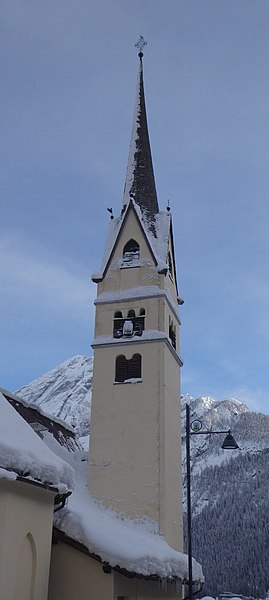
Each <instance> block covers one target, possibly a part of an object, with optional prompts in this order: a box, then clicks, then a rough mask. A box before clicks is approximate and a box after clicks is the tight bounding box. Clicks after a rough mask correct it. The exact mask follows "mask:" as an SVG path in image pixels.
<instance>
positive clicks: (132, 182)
mask: <svg viewBox="0 0 269 600" xmlns="http://www.w3.org/2000/svg"><path fill="white" fill-rule="evenodd" d="M138 56H139V72H138V82H137V94H136V102H135V112H134V122H133V130H132V135H131V144H130V150H129V158H128V165H127V173H126V181H125V187H124V197H123V204H124V205H128V204H129V201H130V197H131V198H133V200H134V202H135V203H136V204H138V206H139V207H140V209H141V212H142V215H143V218H144V219H145V221H146V222H147V224H148V227H149V229H150V230H151V232H152V233H153V235H154V236H156V224H155V216H156V214H157V213H158V212H159V206H158V200H157V193H156V187H155V179H154V172H153V165H152V158H151V149H150V141H149V133H148V125H147V115H146V104H145V95H144V83H143V63H142V58H143V53H142V52H139V54H138Z"/></svg>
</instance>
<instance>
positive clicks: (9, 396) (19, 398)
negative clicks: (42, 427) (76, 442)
mask: <svg viewBox="0 0 269 600" xmlns="http://www.w3.org/2000/svg"><path fill="white" fill-rule="evenodd" d="M0 393H1V394H3V396H5V398H7V399H11V400H14V402H18V403H19V404H21V405H22V406H24V407H25V408H32V409H33V410H36V411H37V412H38V413H39V414H40V415H42V417H46V418H47V419H50V420H53V422H54V423H57V425H61V427H64V429H67V430H68V431H70V432H71V433H72V434H74V430H73V428H72V427H71V425H69V424H68V423H67V422H66V421H63V419H59V417H55V416H53V417H52V415H50V414H49V413H48V412H46V411H45V410H43V408H41V406H38V405H37V404H36V402H29V401H28V400H26V399H25V398H22V396H18V395H17V394H13V392H9V391H8V390H5V389H4V388H0Z"/></svg>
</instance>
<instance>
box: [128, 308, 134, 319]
mask: <svg viewBox="0 0 269 600" xmlns="http://www.w3.org/2000/svg"><path fill="white" fill-rule="evenodd" d="M127 317H128V319H134V318H135V311H134V310H132V309H131V310H128V315H127Z"/></svg>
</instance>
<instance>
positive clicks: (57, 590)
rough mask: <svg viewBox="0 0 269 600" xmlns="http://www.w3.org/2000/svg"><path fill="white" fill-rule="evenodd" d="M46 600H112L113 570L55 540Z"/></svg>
mask: <svg viewBox="0 0 269 600" xmlns="http://www.w3.org/2000/svg"><path fill="white" fill-rule="evenodd" d="M48 600H114V572H113V571H112V572H111V573H104V572H103V568H102V565H101V563H99V562H98V561H96V560H94V559H93V558H91V557H90V556H87V555H86V554H83V553H82V552H79V551H78V550H76V549H74V548H72V547H71V546H69V545H67V544H63V543H62V542H60V541H58V542H57V544H53V546H52V552H51V568H50V581H49V594H48Z"/></svg>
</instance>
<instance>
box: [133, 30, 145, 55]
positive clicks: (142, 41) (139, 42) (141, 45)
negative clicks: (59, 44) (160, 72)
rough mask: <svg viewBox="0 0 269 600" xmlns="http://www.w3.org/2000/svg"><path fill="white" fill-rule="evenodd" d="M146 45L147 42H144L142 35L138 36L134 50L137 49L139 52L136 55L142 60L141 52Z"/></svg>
mask: <svg viewBox="0 0 269 600" xmlns="http://www.w3.org/2000/svg"><path fill="white" fill-rule="evenodd" d="M147 43H148V42H146V40H144V38H143V35H140V38H139V40H138V42H137V43H136V44H135V48H138V50H139V53H138V56H139V58H142V56H143V52H142V50H143V48H144V46H146V45H147Z"/></svg>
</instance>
